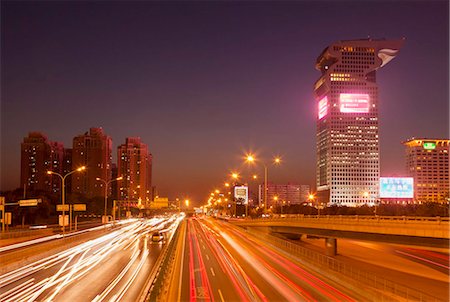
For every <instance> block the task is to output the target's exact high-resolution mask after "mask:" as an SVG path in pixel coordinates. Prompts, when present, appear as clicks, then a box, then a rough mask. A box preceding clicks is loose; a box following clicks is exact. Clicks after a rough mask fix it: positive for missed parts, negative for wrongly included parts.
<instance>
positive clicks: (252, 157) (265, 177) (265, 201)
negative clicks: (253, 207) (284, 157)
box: [245, 154, 281, 213]
mask: <svg viewBox="0 0 450 302" xmlns="http://www.w3.org/2000/svg"><path fill="white" fill-rule="evenodd" d="M245 160H246V161H247V162H249V163H253V162H255V161H256V159H255V157H254V156H253V155H252V154H249V155H247V156H246V158H245ZM273 163H274V164H280V163H281V159H280V158H279V157H275V158H274V160H273ZM261 164H262V165H263V167H264V203H263V204H262V207H263V212H264V213H266V211H267V178H268V176H267V174H268V168H267V165H266V164H265V163H263V162H262V163H261Z"/></svg>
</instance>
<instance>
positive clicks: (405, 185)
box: [380, 177, 414, 198]
mask: <svg viewBox="0 0 450 302" xmlns="http://www.w3.org/2000/svg"><path fill="white" fill-rule="evenodd" d="M380 198H414V178H412V177H380Z"/></svg>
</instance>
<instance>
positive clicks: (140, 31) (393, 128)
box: [0, 1, 449, 200]
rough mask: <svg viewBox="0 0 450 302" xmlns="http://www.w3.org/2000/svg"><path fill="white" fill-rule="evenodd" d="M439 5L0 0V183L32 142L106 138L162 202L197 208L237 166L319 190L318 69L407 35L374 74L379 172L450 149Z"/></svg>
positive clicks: (16, 170) (12, 174) (12, 181)
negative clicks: (328, 57) (184, 201)
mask: <svg viewBox="0 0 450 302" xmlns="http://www.w3.org/2000/svg"><path fill="white" fill-rule="evenodd" d="M448 12H449V7H448V1H423V2H420V1H414V2H411V1H387V2H381V1H364V3H360V2H356V1H355V2H344V1H329V2H327V1H319V2H306V1H300V2H292V1H291V2H272V1H269V2H231V3H225V2H210V3H209V2H208V3H206V2H170V3H162V2H108V1H105V2H103V1H96V2H85V1H83V2H54V1H51V2H37V3H36V2H34V3H31V2H22V3H21V2H6V1H2V3H1V98H2V103H1V185H0V190H6V189H12V188H15V187H18V186H19V181H20V180H19V178H20V143H21V141H22V140H23V137H24V136H26V135H27V133H28V132H29V131H41V132H43V133H45V134H47V136H48V137H49V139H50V140H54V141H61V142H63V143H64V145H65V146H66V147H71V146H72V138H73V137H74V136H76V135H78V134H81V133H84V132H85V131H87V130H88V129H89V128H90V127H102V128H103V129H104V130H105V132H106V133H107V134H108V135H110V136H111V137H112V139H113V154H114V160H115V159H116V152H117V151H116V148H117V146H118V145H119V144H121V143H123V142H124V141H125V137H127V136H140V137H141V138H142V140H143V141H144V142H145V143H147V144H148V145H149V148H150V150H151V152H152V153H153V156H154V169H153V173H154V184H155V185H156V186H157V187H158V190H159V192H160V195H168V196H169V197H171V198H174V197H175V196H180V197H181V196H190V197H191V198H192V199H195V200H200V199H202V200H204V198H205V197H206V196H207V194H208V192H209V191H210V190H211V189H213V188H215V187H218V186H219V185H221V184H222V183H223V182H224V181H225V179H226V177H227V174H229V172H230V171H231V170H239V171H240V172H241V174H243V175H244V176H246V175H247V176H248V175H250V173H253V171H256V172H261V171H258V170H257V169H252V170H251V169H249V168H246V166H244V165H243V164H242V159H241V156H242V155H243V153H244V152H245V151H246V150H254V151H259V154H260V156H262V157H263V158H265V159H267V160H268V159H270V157H271V156H272V155H274V154H281V155H282V156H283V158H284V163H283V165H282V166H280V167H277V168H272V169H270V170H269V172H270V180H271V181H274V182H277V183H282V182H288V181H290V182H294V183H302V184H311V185H313V184H314V179H315V114H316V113H315V101H314V98H313V84H314V82H315V81H316V80H317V79H318V77H319V76H320V73H319V72H318V71H317V70H315V68H314V64H315V60H316V58H317V56H318V55H319V54H320V53H321V52H322V50H323V49H324V48H325V47H326V46H327V45H329V44H330V43H332V42H333V41H336V40H347V39H359V38H366V37H368V36H371V37H372V38H388V39H389V38H391V39H397V38H402V37H406V39H407V40H406V43H405V45H404V47H403V49H401V51H400V54H399V55H398V57H397V58H395V59H394V60H393V61H392V62H391V63H389V64H388V65H387V66H386V67H384V68H382V69H380V71H379V73H378V76H377V81H378V84H379V94H380V145H381V172H382V173H381V174H382V175H383V176H386V175H390V174H397V175H401V174H402V173H404V166H405V160H404V154H403V152H404V150H403V146H402V145H401V141H403V140H405V139H407V138H409V137H412V136H415V137H421V136H425V137H437V138H444V137H448V122H449V119H448V113H449V105H448V100H449V94H448V83H449V77H448V66H449V65H448V64H449V53H448V50H449V48H448V47H449V31H448V28H449V27H448V25H449V23H448V21H449V13H448Z"/></svg>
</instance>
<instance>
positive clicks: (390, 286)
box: [246, 230, 440, 301]
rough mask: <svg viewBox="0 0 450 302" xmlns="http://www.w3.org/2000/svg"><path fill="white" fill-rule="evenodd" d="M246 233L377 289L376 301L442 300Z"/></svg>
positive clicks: (270, 238) (286, 243)
mask: <svg viewBox="0 0 450 302" xmlns="http://www.w3.org/2000/svg"><path fill="white" fill-rule="evenodd" d="M246 232H247V233H248V234H251V235H253V236H256V237H257V239H259V240H265V241H266V242H268V243H270V244H272V245H273V246H275V247H277V248H280V249H282V250H284V251H285V252H288V253H289V254H291V255H294V256H296V257H298V258H300V259H303V260H307V261H308V263H309V264H314V266H312V265H311V268H312V269H314V267H315V266H319V267H321V268H323V269H326V270H331V271H333V272H335V273H338V274H340V275H342V276H345V277H347V278H349V279H351V280H353V281H355V283H354V284H353V285H354V286H355V287H356V288H360V287H361V284H365V286H369V287H371V288H373V289H375V291H374V294H375V298H376V300H387V301H389V300H392V298H391V299H390V298H389V297H386V295H385V293H388V294H391V295H395V296H396V297H400V298H403V299H406V300H408V301H440V299H438V298H436V297H433V296H430V295H428V294H425V293H423V292H420V291H418V290H415V289H412V288H409V287H407V286H404V285H400V284H397V283H395V282H392V281H390V280H387V279H386V278H383V277H380V276H377V275H375V274H374V273H372V272H367V271H364V270H361V269H356V268H354V267H352V266H351V265H348V264H346V263H343V262H341V261H339V260H336V259H335V258H332V257H329V256H326V255H323V254H320V253H318V252H315V251H313V250H310V249H307V248H304V247H302V246H299V245H297V244H294V243H291V242H289V241H287V240H285V239H281V238H278V237H276V236H273V235H270V234H266V233H262V232H258V231H255V230H246Z"/></svg>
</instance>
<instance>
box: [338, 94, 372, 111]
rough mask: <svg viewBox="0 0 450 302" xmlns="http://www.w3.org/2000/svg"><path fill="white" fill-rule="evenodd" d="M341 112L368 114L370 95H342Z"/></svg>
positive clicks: (340, 97)
mask: <svg viewBox="0 0 450 302" xmlns="http://www.w3.org/2000/svg"><path fill="white" fill-rule="evenodd" d="M339 107H340V110H341V112H347V113H368V112H369V109H370V102H369V95H368V94H357V93H341V94H340V96H339Z"/></svg>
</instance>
